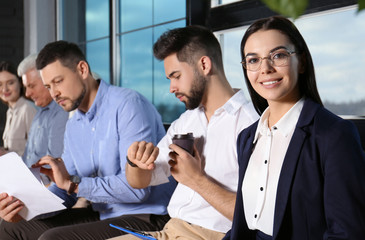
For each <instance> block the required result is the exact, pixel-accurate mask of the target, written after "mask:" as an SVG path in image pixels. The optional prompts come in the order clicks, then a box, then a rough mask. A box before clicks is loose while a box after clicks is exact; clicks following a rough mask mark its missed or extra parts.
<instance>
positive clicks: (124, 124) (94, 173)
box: [50, 81, 176, 219]
mask: <svg viewBox="0 0 365 240" xmlns="http://www.w3.org/2000/svg"><path fill="white" fill-rule="evenodd" d="M164 135H165V130H164V127H163V125H162V121H161V116H160V115H159V113H158V112H157V111H156V109H155V108H154V107H153V105H152V104H151V103H150V102H149V101H148V100H147V99H146V98H145V97H143V96H142V95H140V94H139V93H137V92H135V91H133V90H131V89H127V88H120V87H116V86H111V85H109V84H107V83H105V82H104V81H100V85H99V89H98V92H97V95H96V97H95V100H94V103H93V105H92V106H91V107H90V109H89V110H88V112H86V113H83V112H81V111H79V110H77V111H76V112H75V114H74V116H73V117H72V118H71V119H70V120H69V121H68V123H67V126H66V132H65V142H64V144H65V150H64V154H63V155H62V158H63V160H64V162H65V164H66V168H67V170H68V172H69V174H70V175H78V176H80V177H81V183H80V184H79V187H78V194H77V196H78V197H84V198H86V199H88V200H89V201H91V202H92V207H93V209H94V210H95V211H98V212H99V213H100V218H101V219H106V218H111V217H117V216H121V215H125V214H149V213H150V214H166V213H167V210H166V206H167V204H168V202H169V200H170V197H171V194H172V192H173V190H174V187H175V186H176V182H172V181H170V182H169V183H167V184H164V185H160V186H157V187H149V188H146V189H134V188H132V187H130V186H129V184H128V182H127V180H126V177H125V164H126V155H127V150H128V147H129V146H130V145H131V144H132V143H133V142H135V141H142V140H144V141H148V142H153V143H154V144H155V145H156V144H157V143H158V141H159V140H160V139H161V138H162V137H163V136H164ZM50 189H51V191H53V192H54V193H56V194H57V195H59V196H62V197H63V198H64V199H65V200H66V205H68V206H70V204H72V200H73V199H70V196H67V195H66V194H65V191H63V190H60V189H58V188H57V187H56V186H55V185H52V186H51V187H50Z"/></svg>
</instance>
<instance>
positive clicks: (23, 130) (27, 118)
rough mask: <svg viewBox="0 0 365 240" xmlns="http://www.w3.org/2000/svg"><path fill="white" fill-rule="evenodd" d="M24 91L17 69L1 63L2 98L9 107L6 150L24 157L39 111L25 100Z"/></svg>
mask: <svg viewBox="0 0 365 240" xmlns="http://www.w3.org/2000/svg"><path fill="white" fill-rule="evenodd" d="M23 95H24V89H23V86H22V83H21V80H20V78H18V76H17V73H16V69H15V67H14V66H13V65H12V64H11V63H9V62H7V61H2V62H0V97H1V100H2V101H3V102H5V103H6V104H7V105H8V107H9V108H8V110H7V112H6V124H5V129H4V133H3V141H4V149H5V150H6V151H9V152H16V153H17V154H19V155H20V156H22V155H23V152H24V150H25V144H26V142H27V137H28V131H29V129H30V126H31V124H32V120H33V117H34V115H35V114H36V112H37V110H36V108H35V107H34V104H33V103H32V102H31V101H29V100H27V99H25V98H24V96H23Z"/></svg>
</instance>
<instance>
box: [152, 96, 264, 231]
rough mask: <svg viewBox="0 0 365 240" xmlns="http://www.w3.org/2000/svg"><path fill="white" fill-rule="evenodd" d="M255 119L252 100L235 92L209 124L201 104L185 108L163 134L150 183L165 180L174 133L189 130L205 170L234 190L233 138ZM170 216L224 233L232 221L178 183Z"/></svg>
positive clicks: (236, 172)
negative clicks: (195, 107)
mask: <svg viewBox="0 0 365 240" xmlns="http://www.w3.org/2000/svg"><path fill="white" fill-rule="evenodd" d="M257 119H258V115H257V113H256V111H255V110H254V108H253V105H252V103H250V102H248V101H247V100H246V99H245V96H244V94H243V92H242V90H241V91H239V92H237V93H236V94H235V95H234V96H233V97H232V98H231V99H230V100H229V101H227V102H226V103H225V104H224V105H223V106H222V107H220V108H219V109H217V110H216V111H215V113H214V115H213V116H212V117H211V118H210V121H209V123H208V121H207V118H206V116H205V112H204V109H203V108H202V107H200V108H197V109H194V110H188V111H186V112H185V113H183V114H182V115H181V116H180V118H179V119H177V120H176V121H175V122H173V123H172V124H171V126H170V128H169V130H168V132H167V134H166V136H165V137H164V138H163V139H162V140H161V141H160V142H159V144H158V147H159V149H160V154H159V156H158V159H157V160H156V162H155V163H156V169H155V171H154V173H153V176H152V182H151V185H156V184H161V183H163V182H166V181H167V178H168V176H170V175H171V173H170V166H169V164H168V161H169V160H170V158H169V156H168V154H169V152H170V151H171V150H170V149H169V145H170V144H171V143H172V141H171V139H172V137H173V136H174V134H184V133H189V132H192V133H193V135H194V137H195V145H196V147H197V149H198V151H199V153H200V155H201V158H202V161H203V162H204V163H205V167H204V170H205V172H206V173H207V175H209V176H210V177H212V178H214V179H215V180H216V181H218V182H219V183H221V184H222V186H224V187H225V188H226V189H229V190H231V191H234V192H236V190H237V185H238V163H237V147H236V140H237V136H238V134H239V133H240V132H241V131H242V130H243V129H244V128H246V127H248V126H249V125H251V124H252V123H253V122H254V121H256V120H257ZM168 212H169V214H170V216H171V217H173V218H179V219H182V220H184V221H187V222H189V223H193V224H196V225H199V226H202V227H204V228H207V229H210V230H214V231H219V232H227V231H228V230H229V229H230V228H231V225H232V223H231V221H230V220H228V219H227V218H226V217H224V216H223V215H222V214H221V213H219V212H218V211H217V210H216V209H215V208H214V207H212V206H211V205H210V204H209V203H208V202H207V201H205V199H204V198H203V197H202V196H200V195H199V194H198V193H196V192H195V191H193V190H192V189H190V188H188V187H187V186H185V185H183V184H180V183H179V184H178V185H177V187H176V189H175V192H174V193H173V196H172V198H171V200H170V203H169V205H168Z"/></svg>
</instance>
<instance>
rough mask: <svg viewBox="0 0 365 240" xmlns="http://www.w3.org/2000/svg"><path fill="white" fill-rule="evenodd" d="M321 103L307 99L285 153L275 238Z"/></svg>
mask: <svg viewBox="0 0 365 240" xmlns="http://www.w3.org/2000/svg"><path fill="white" fill-rule="evenodd" d="M319 107H320V105H319V104H317V103H315V102H313V101H312V100H310V99H307V100H305V103H304V106H303V109H302V112H301V114H300V116H299V119H298V123H297V125H296V127H295V130H294V134H293V137H292V139H291V140H290V143H289V146H288V150H287V152H286V154H285V158H284V162H283V166H282V168H281V173H280V177H279V182H278V188H277V193H276V203H275V214H274V229H273V239H276V237H277V234H278V232H279V230H280V227H281V224H282V222H283V218H284V214H285V210H286V207H287V203H288V198H289V195H290V192H291V186H292V181H293V178H294V175H295V171H296V167H297V163H298V160H299V157H300V154H301V151H302V146H303V144H304V142H305V139H306V138H307V136H308V135H309V134H310V133H309V130H308V125H309V124H311V123H312V120H313V118H314V115H315V113H316V111H317V110H318V109H319Z"/></svg>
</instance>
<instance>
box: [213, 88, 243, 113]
mask: <svg viewBox="0 0 365 240" xmlns="http://www.w3.org/2000/svg"><path fill="white" fill-rule="evenodd" d="M247 102H248V101H247V99H246V97H245V94H244V93H243V90H239V91H237V92H236V93H235V94H234V95H233V96H232V97H231V98H230V99H229V100H228V101H227V102H226V103H225V104H224V105H223V106H222V107H220V108H218V109H217V110H215V112H214V114H219V113H221V112H223V111H226V112H227V113H228V114H232V115H233V114H235V113H236V112H237V111H238V110H239V109H240V108H241V107H242V105H243V104H245V103H247Z"/></svg>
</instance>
